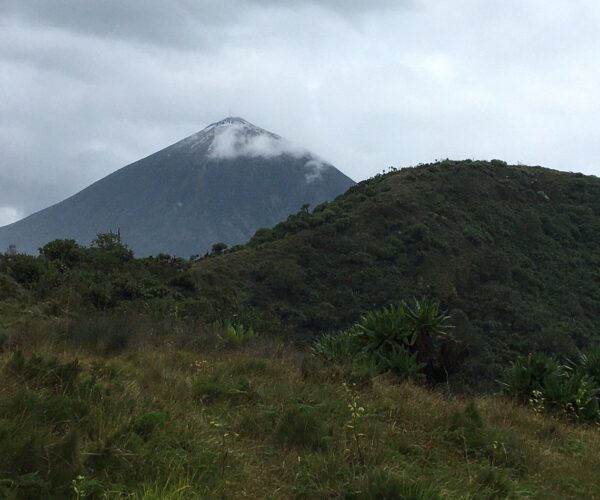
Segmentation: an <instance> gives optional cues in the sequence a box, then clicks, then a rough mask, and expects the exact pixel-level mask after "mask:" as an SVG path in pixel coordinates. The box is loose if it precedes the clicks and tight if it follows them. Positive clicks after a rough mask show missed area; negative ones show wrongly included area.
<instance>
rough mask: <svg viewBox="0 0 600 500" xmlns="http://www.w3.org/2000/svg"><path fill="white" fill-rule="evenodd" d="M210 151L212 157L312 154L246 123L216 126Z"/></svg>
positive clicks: (266, 156) (298, 156)
mask: <svg viewBox="0 0 600 500" xmlns="http://www.w3.org/2000/svg"><path fill="white" fill-rule="evenodd" d="M208 153H209V156H210V157H212V158H218V159H230V158H237V157H240V156H250V157H262V158H273V157H275V156H279V155H282V154H288V155H291V156H294V157H297V158H300V157H302V156H306V155H308V154H310V153H309V152H308V151H307V150H306V149H304V148H301V147H298V146H296V145H294V144H293V143H291V142H290V141H288V140H286V139H283V138H282V137H279V136H277V135H275V134H271V133H264V131H260V130H257V129H254V128H253V127H252V126H251V125H250V124H244V123H235V124H233V125H227V126H218V127H216V128H215V129H214V139H213V141H212V143H211V145H210V147H209V150H208Z"/></svg>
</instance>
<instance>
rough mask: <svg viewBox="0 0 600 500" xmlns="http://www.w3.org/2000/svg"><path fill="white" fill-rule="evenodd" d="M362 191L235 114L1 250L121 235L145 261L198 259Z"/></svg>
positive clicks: (19, 231) (9, 235)
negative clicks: (300, 212)
mask: <svg viewBox="0 0 600 500" xmlns="http://www.w3.org/2000/svg"><path fill="white" fill-rule="evenodd" d="M352 185H354V181H352V180H351V179H350V178H349V177H347V176H346V175H344V174H343V173H342V172H340V171H339V170H338V169H336V168H335V167H334V166H333V165H331V164H330V163H328V162H326V161H325V160H323V159H321V158H320V157H318V156H317V155H315V154H313V153H311V152H309V151H307V150H306V149H304V148H302V147H299V146H297V145H295V144H293V143H292V142H290V141H288V140H286V139H284V138H282V137H280V136H278V135H277V134H274V133H272V132H269V131H267V130H264V129H262V128H260V127H257V126H255V125H253V124H251V123H250V122H248V121H246V120H244V119H242V118H235V117H229V118H226V119H224V120H221V121H219V122H217V123H213V124H211V125H209V126H208V127H206V128H205V129H204V130H202V131H200V132H198V133H196V134H193V135H191V136H189V137H187V138H185V139H183V140H181V141H179V142H177V143H175V144H173V145H171V146H169V147H167V148H165V149H162V150H160V151H158V152H157V153H154V154H152V155H150V156H148V157H146V158H144V159H142V160H139V161H137V162H135V163H132V164H130V165H128V166H126V167H123V168H121V169H120V170H117V171H116V172H114V173H112V174H111V175H109V176H107V177H105V178H103V179H101V180H99V181H97V182H96V183H94V184H92V185H91V186H89V187H87V188H86V189H84V190H83V191H81V192H79V193H77V194H75V195H74V196H71V197H70V198H67V199H66V200H64V201H62V202H60V203H58V204H56V205H53V206H51V207H49V208H46V209H44V210H41V211H40V212H37V213H35V214H33V215H30V216H29V217H26V218H25V219H22V220H20V221H18V222H15V223H13V224H10V225H8V226H4V227H2V228H0V248H7V247H8V246H10V245H15V246H16V248H17V250H18V251H19V252H25V253H36V252H37V250H38V248H40V247H41V246H43V245H44V244H46V243H47V242H49V241H51V240H54V239H74V240H76V241H77V242H78V243H80V244H82V245H89V244H90V243H91V241H92V240H93V239H94V237H95V236H96V235H97V234H98V233H104V232H109V231H117V230H118V231H120V234H121V236H122V239H123V242H124V243H125V244H127V245H128V246H129V248H131V249H132V250H133V251H134V252H135V253H136V255H139V256H147V255H157V254H159V253H169V254H172V255H178V256H181V257H189V256H190V255H197V254H203V253H205V252H207V251H208V250H210V248H211V247H212V245H213V244H215V243H217V242H219V243H225V244H227V245H229V246H231V245H235V244H239V243H244V242H245V241H247V240H248V239H249V238H250V237H251V236H252V235H253V234H254V233H255V231H256V230H257V229H259V228H262V227H271V226H273V225H275V224H277V223H278V222H280V221H282V220H284V219H285V218H286V217H287V216H289V215H290V214H292V213H295V212H297V211H298V210H299V209H300V207H302V206H303V205H306V204H308V205H310V206H313V207H314V206H315V205H317V204H319V203H321V202H324V201H328V200H331V199H333V198H335V197H336V196H338V195H340V194H342V193H343V192H345V191H346V190H347V189H348V188H349V187H351V186H352Z"/></svg>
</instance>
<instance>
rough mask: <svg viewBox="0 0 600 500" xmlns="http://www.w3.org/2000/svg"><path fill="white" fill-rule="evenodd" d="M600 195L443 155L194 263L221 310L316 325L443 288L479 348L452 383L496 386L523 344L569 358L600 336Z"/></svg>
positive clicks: (303, 327) (309, 329)
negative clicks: (599, 329) (599, 330)
mask: <svg viewBox="0 0 600 500" xmlns="http://www.w3.org/2000/svg"><path fill="white" fill-rule="evenodd" d="M540 193H543V195H542V194H540ZM599 199H600V181H599V180H598V179H596V178H593V177H586V176H577V175H575V174H568V173H563V172H555V171H551V170H547V169H543V168H540V167H524V166H515V165H506V164H505V163H504V162H501V161H499V160H497V161H496V160H495V161H493V162H483V161H462V162H459V161H450V160H447V161H444V162H440V163H436V164H430V165H422V166H418V167H415V168H406V169H401V170H399V171H393V172H390V173H389V174H385V175H379V176H376V177H375V178H373V179H369V180H367V181H364V182H361V183H359V184H358V185H356V186H355V187H353V188H351V189H349V190H348V191H347V192H346V193H345V194H344V195H343V196H341V197H339V198H338V199H336V200H334V201H332V202H329V203H327V204H324V205H322V206H319V207H317V208H316V209H315V210H314V211H313V212H312V213H308V214H299V215H296V216H293V217H290V218H289V219H288V220H287V221H285V222H283V223H281V224H279V225H277V226H275V227H274V228H273V229H272V230H263V231H261V232H260V233H258V234H257V237H256V238H255V239H253V240H252V241H251V242H250V244H249V245H247V246H245V247H244V248H242V249H241V250H239V251H238V252H235V253H232V254H228V255H227V256H226V258H225V259H204V260H202V261H200V262H198V263H197V264H196V266H195V269H194V274H195V276H196V277H197V278H198V280H199V282H200V284H199V289H202V290H204V291H206V292H207V293H210V294H211V298H210V300H211V301H213V300H214V302H213V303H214V304H215V305H217V304H218V307H222V308H224V309H223V310H224V311H225V314H227V315H231V314H232V313H234V311H235V309H236V308H238V307H240V306H241V307H252V308H256V309H259V310H261V311H264V312H267V313H269V314H270V315H271V316H272V317H273V318H276V319H277V320H279V321H280V322H281V323H282V324H285V325H286V327H291V328H292V329H293V330H295V331H298V332H299V333H302V334H308V335H310V336H314V335H317V334H320V333H321V332H323V331H337V330H340V329H346V328H348V327H349V326H350V325H352V324H353V323H355V322H356V321H357V320H358V318H360V317H361V316H362V315H364V314H365V313H366V312H367V311H370V310H376V309H378V308H380V307H382V306H385V305H386V304H391V303H398V302H399V301H401V300H402V299H404V298H406V297H412V296H429V297H434V298H436V299H437V300H439V301H440V303H441V304H443V306H444V308H447V309H448V310H451V311H453V310H460V311H461V312H462V315H463V316H464V318H465V321H463V322H462V324H461V328H457V329H456V331H455V332H454V336H455V337H456V338H457V339H458V340H464V341H466V342H468V344H469V346H470V349H471V352H472V354H473V355H472V356H471V357H470V358H469V360H468V361H467V364H466V366H465V368H464V369H463V370H461V372H460V373H457V375H455V376H454V382H456V383H457V384H461V385H463V384H465V385H473V384H475V385H479V386H487V387H490V386H491V385H492V383H493V381H494V380H495V379H498V378H500V377H501V375H502V369H503V366H505V365H506V364H507V363H508V362H509V361H511V360H514V359H515V358H516V357H518V356H519V355H523V354H526V353H528V352H538V351H539V352H546V353H549V354H550V353H552V354H557V355H562V356H570V357H571V356H573V355H574V354H575V353H576V350H577V348H584V347H586V346H587V345H589V344H590V343H592V342H593V341H594V340H595V338H596V337H597V334H596V333H595V332H596V328H595V318H597V317H598V316H599V315H600V288H599V287H598V283H600V271H599V270H600V257H599V255H598V252H597V248H598V245H599V244H600V236H599V235H600V204H599V203H598V200H599ZM338 221H343V222H338ZM209 290H210V292H209ZM463 325H464V326H463Z"/></svg>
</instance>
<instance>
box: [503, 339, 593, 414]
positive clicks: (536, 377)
mask: <svg viewBox="0 0 600 500" xmlns="http://www.w3.org/2000/svg"><path fill="white" fill-rule="evenodd" d="M597 355H598V353H597V350H592V351H590V353H589V354H588V353H582V354H580V355H579V357H578V358H577V360H576V361H568V362H567V363H565V364H560V363H558V362H557V361H555V360H553V359H551V358H549V357H547V356H544V355H540V354H537V355H530V356H528V357H526V358H520V359H518V360H517V361H515V362H514V363H513V364H512V366H511V367H510V368H509V369H507V370H506V373H505V376H504V380H503V382H502V388H503V391H504V393H505V394H507V395H509V396H511V397H514V398H516V399H518V400H519V401H521V402H522V403H528V404H530V405H532V406H533V407H534V409H535V410H537V411H548V412H555V413H561V414H564V415H566V416H567V417H569V418H573V419H581V420H585V421H600V384H599V383H598V378H597V374H598V371H597V370H598V364H597V361H598V357H597Z"/></svg>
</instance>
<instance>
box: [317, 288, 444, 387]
mask: <svg viewBox="0 0 600 500" xmlns="http://www.w3.org/2000/svg"><path fill="white" fill-rule="evenodd" d="M448 320H449V317H448V316H446V315H445V314H444V313H443V312H441V311H440V309H439V305H438V304H437V302H433V301H429V300H422V301H415V303H414V306H409V305H407V304H406V303H404V302H402V303H400V304H398V305H391V306H388V307H384V308H383V309H379V310H376V311H371V312H369V313H367V314H365V315H364V316H362V317H361V318H360V320H359V321H358V322H357V323H356V324H355V325H354V326H353V327H352V328H350V329H348V330H344V331H341V332H337V333H331V334H326V335H323V336H321V337H319V338H318V339H317V340H316V341H315V342H314V343H313V345H312V348H311V352H312V354H313V355H315V356H317V357H321V358H323V359H325V360H328V361H337V362H341V363H348V362H350V363H356V362H359V363H366V364H369V365H372V366H375V367H376V368H377V369H378V370H379V371H380V372H392V373H394V374H396V375H398V377H400V378H401V379H403V380H421V379H423V378H424V376H425V373H424V372H425V369H426V368H427V369H428V371H429V372H430V373H431V374H433V373H434V370H435V369H436V368H439V367H441V368H442V369H444V370H445V369H446V368H447V367H446V360H445V359H444V358H443V350H442V347H441V345H439V346H438V345H436V339H437V338H442V337H443V338H444V340H445V341H446V342H447V341H448V340H449V338H448V337H447V333H448V331H449V330H450V328H452V327H451V326H450V325H449V324H448Z"/></svg>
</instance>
